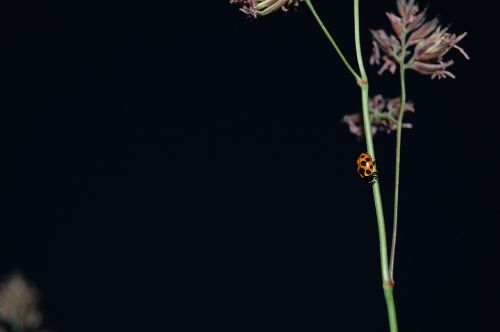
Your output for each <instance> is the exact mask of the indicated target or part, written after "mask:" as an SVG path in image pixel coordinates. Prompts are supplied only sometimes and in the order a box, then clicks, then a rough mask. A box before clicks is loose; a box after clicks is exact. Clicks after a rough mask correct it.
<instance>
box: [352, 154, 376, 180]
mask: <svg viewBox="0 0 500 332" xmlns="http://www.w3.org/2000/svg"><path fill="white" fill-rule="evenodd" d="M356 163H357V165H358V169H357V170H358V174H359V176H361V177H362V178H363V179H365V180H366V181H368V182H369V183H372V182H373V181H375V180H376V178H377V173H376V172H375V166H374V163H373V158H372V157H371V156H370V154H369V153H367V152H363V153H361V154H360V155H359V157H358V160H357V161H356Z"/></svg>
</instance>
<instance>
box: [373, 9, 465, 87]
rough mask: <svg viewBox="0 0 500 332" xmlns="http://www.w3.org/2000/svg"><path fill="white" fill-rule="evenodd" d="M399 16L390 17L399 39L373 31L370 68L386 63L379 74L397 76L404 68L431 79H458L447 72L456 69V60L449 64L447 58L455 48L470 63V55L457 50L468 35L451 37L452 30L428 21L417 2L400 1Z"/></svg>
mask: <svg viewBox="0 0 500 332" xmlns="http://www.w3.org/2000/svg"><path fill="white" fill-rule="evenodd" d="M398 13H399V15H396V14H394V13H390V12H389V13H387V17H388V18H389V21H390V22H391V25H392V29H393V30H394V33H395V35H388V34H387V33H386V32H385V31H384V30H372V31H371V32H372V35H373V38H374V41H373V52H372V56H371V58H370V64H377V65H379V64H380V63H381V60H382V61H383V63H382V66H381V67H380V70H379V74H382V73H383V72H385V71H386V70H389V71H390V72H391V73H394V72H395V71H396V68H397V66H398V65H400V66H406V68H409V69H413V70H415V71H417V72H419V73H421V74H425V75H431V78H436V77H437V78H438V79H441V78H446V77H451V78H455V76H454V75H453V74H452V73H451V72H450V71H448V70H447V69H448V67H450V66H451V65H453V60H447V61H446V60H444V59H443V57H444V56H445V55H446V53H448V51H450V50H451V49H452V48H455V49H457V50H459V51H460V52H461V53H462V54H463V56H464V57H465V58H466V59H469V56H468V55H467V53H465V51H464V50H463V49H462V48H460V47H459V46H457V44H458V43H459V42H460V41H461V40H462V39H463V38H464V37H465V36H466V35H467V33H466V32H464V33H462V34H461V35H456V34H452V33H449V32H448V28H443V27H441V26H440V25H439V21H438V19H437V18H434V19H432V20H429V21H427V20H426V10H423V11H422V12H420V10H419V7H418V5H417V4H416V3H415V1H414V0H398ZM403 48H404V50H403ZM381 50H382V52H383V55H381ZM403 52H404V53H405V54H403Z"/></svg>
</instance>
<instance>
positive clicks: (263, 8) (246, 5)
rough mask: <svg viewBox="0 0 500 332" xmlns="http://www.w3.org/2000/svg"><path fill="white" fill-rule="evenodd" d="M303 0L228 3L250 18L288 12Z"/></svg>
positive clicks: (256, 0) (241, 0)
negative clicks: (280, 11)
mask: <svg viewBox="0 0 500 332" xmlns="http://www.w3.org/2000/svg"><path fill="white" fill-rule="evenodd" d="M300 1H303V0H230V1H229V3H231V4H234V5H237V6H240V10H241V11H242V12H243V13H245V14H246V15H247V16H248V17H250V18H257V17H259V16H264V15H268V14H271V13H273V12H275V11H277V10H280V9H281V10H283V11H288V10H289V9H291V8H297V7H298V6H299V2H300Z"/></svg>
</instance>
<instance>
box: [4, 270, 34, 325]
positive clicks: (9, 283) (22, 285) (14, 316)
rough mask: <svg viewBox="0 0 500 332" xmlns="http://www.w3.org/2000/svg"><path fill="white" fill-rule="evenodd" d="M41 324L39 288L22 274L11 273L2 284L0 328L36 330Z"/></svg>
mask: <svg viewBox="0 0 500 332" xmlns="http://www.w3.org/2000/svg"><path fill="white" fill-rule="evenodd" d="M2 324H3V325H2ZM41 324H42V314H41V313H40V311H39V310H38V292H37V290H36V289H35V288H34V287H33V286H31V285H30V284H29V282H28V281H27V280H26V279H25V278H24V277H23V276H22V275H21V274H17V273H16V274H12V275H10V276H9V277H8V278H7V279H6V280H5V281H3V282H2V283H1V284H0V329H2V328H3V327H9V328H10V329H11V330H12V331H36V330H37V329H38V328H39V327H40V325H41Z"/></svg>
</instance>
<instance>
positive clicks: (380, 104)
mask: <svg viewBox="0 0 500 332" xmlns="http://www.w3.org/2000/svg"><path fill="white" fill-rule="evenodd" d="M368 110H369V114H370V123H371V128H372V134H373V135H375V134H376V133H377V132H383V131H385V132H386V133H387V134H390V133H391V132H393V131H396V129H397V124H398V120H397V119H398V117H399V113H400V112H401V98H399V97H397V98H392V99H386V98H384V97H383V96H382V95H376V96H374V97H372V98H370V100H369V102H368ZM406 112H415V108H414V107H413V104H412V103H406ZM342 122H343V123H345V124H347V126H348V127H349V131H350V132H351V133H352V134H354V135H355V136H357V137H358V138H362V137H364V135H365V131H364V126H363V115H362V114H361V113H356V114H349V115H345V116H344V118H343V119H342ZM412 127H413V126H412V124H411V123H404V124H403V128H412Z"/></svg>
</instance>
